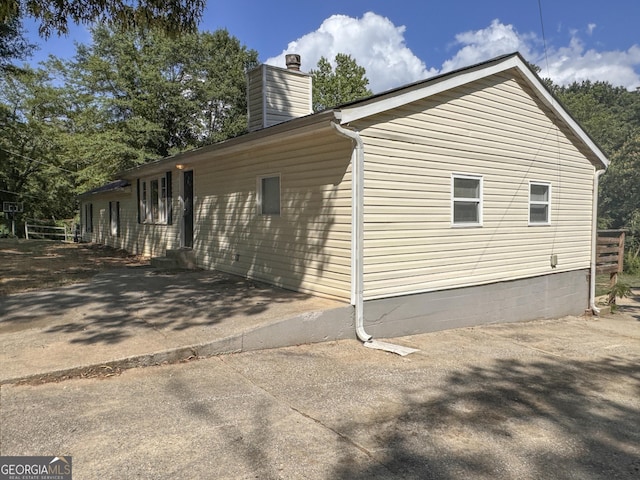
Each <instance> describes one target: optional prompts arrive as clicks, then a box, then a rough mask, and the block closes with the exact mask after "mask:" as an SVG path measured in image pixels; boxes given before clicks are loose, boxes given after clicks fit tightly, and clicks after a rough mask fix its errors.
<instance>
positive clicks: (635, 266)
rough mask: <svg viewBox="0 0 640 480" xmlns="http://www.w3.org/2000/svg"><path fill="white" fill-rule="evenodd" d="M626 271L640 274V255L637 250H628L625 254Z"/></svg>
mask: <svg viewBox="0 0 640 480" xmlns="http://www.w3.org/2000/svg"><path fill="white" fill-rule="evenodd" d="M624 273H628V274H629V275H640V255H638V253H637V252H627V253H625V255H624Z"/></svg>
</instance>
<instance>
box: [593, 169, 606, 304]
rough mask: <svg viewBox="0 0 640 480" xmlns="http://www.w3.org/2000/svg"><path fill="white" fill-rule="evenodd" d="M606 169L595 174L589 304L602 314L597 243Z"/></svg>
mask: <svg viewBox="0 0 640 480" xmlns="http://www.w3.org/2000/svg"><path fill="white" fill-rule="evenodd" d="M604 172H606V169H603V170H597V171H596V172H595V174H594V175H593V202H592V203H591V204H592V211H591V275H590V276H589V306H590V307H591V311H592V312H593V314H594V315H599V314H600V309H599V308H598V307H596V243H597V241H598V185H599V181H600V176H601V175H602V174H603V173H604Z"/></svg>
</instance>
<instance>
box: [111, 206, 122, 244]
mask: <svg viewBox="0 0 640 480" xmlns="http://www.w3.org/2000/svg"><path fill="white" fill-rule="evenodd" d="M109 231H110V233H111V235H112V236H114V237H119V236H120V202H109Z"/></svg>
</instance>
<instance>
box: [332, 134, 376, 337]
mask: <svg viewBox="0 0 640 480" xmlns="http://www.w3.org/2000/svg"><path fill="white" fill-rule="evenodd" d="M331 125H332V126H333V128H335V129H336V131H337V132H338V133H339V134H340V135H342V136H345V137H347V138H350V139H351V140H353V142H354V148H353V152H352V153H351V168H352V171H351V210H352V211H351V303H352V304H353V305H354V307H355V317H356V318H355V321H356V335H357V336H358V339H360V341H362V342H365V343H366V342H368V341H370V340H371V338H372V337H371V335H369V334H368V333H367V332H366V331H365V329H364V293H363V292H364V265H363V263H364V255H363V247H364V144H363V143H362V138H360V135H359V134H358V132H355V131H353V130H348V129H346V128H344V127H341V126H340V125H338V124H337V123H334V122H331Z"/></svg>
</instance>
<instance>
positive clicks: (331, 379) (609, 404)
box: [0, 292, 640, 480]
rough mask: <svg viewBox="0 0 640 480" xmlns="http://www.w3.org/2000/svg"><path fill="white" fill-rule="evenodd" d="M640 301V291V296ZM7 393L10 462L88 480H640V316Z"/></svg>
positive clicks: (331, 347) (341, 347)
mask: <svg viewBox="0 0 640 480" xmlns="http://www.w3.org/2000/svg"><path fill="white" fill-rule="evenodd" d="M636 293H640V292H636ZM393 341H394V342H395V343H398V344H402V345H406V346H410V347H414V348H417V349H419V352H417V353H414V354H411V355H409V356H407V357H399V356H396V355H394V354H390V353H386V352H383V351H378V350H371V349H367V348H363V347H362V346H361V345H360V344H359V343H358V342H356V341H355V340H340V341H330V342H325V343H319V344H314V345H301V346H295V347H287V348H277V349H272V350H262V351H252V352H245V353H239V354H230V355H221V356H218V357H213V358H209V359H205V360H198V361H189V362H186V363H180V364H173V365H165V366H158V367H148V368H136V369H131V370H126V371H124V372H122V373H121V374H120V375H116V376H113V377H107V378H92V379H74V380H67V381H63V382H60V383H47V384H44V385H38V386H30V385H3V386H1V387H0V395H1V402H0V420H1V423H0V425H1V427H0V428H1V430H0V435H1V437H0V450H1V451H0V453H1V454H2V455H45V454H48V455H54V454H55V455H61V454H64V455H72V456H73V468H74V475H75V476H74V478H78V479H130V478H153V479H176V478H179V479H183V478H184V479H191V478H216V479H249V478H259V479H294V478H306V479H452V480H453V479H462V478H473V479H492V480H493V479H536V480H538V479H576V480H578V479H579V480H585V479H613V478H617V479H637V478H640V368H639V366H638V365H639V362H640V309H639V308H638V303H637V298H636V299H635V300H634V301H632V302H628V303H627V304H626V305H625V306H623V307H622V308H621V313H617V314H615V315H612V316H610V317H606V318H590V319H585V318H578V317H568V318H563V319H559V320H545V321H536V322H527V323H520V324H508V325H492V326H483V327H475V328H466V329H459V330H450V331H444V332H437V333H431V334H424V335H416V336H411V337H404V338H399V339H394V340H393Z"/></svg>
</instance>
